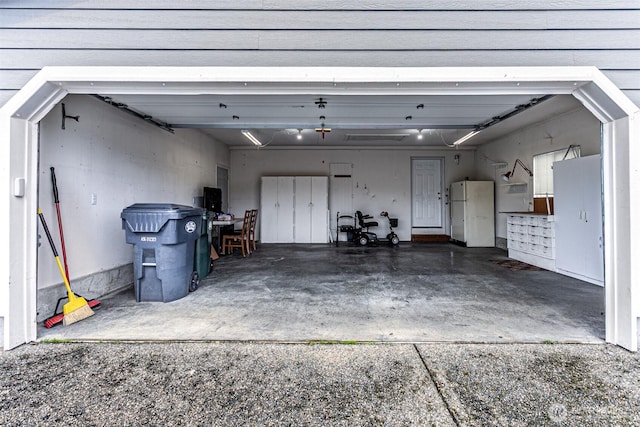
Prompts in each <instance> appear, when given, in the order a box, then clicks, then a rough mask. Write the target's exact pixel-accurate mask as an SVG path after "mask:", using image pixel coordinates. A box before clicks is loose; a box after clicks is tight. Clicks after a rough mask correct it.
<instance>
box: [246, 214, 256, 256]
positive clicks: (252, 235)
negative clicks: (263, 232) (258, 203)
mask: <svg viewBox="0 0 640 427" xmlns="http://www.w3.org/2000/svg"><path fill="white" fill-rule="evenodd" d="M257 223H258V209H253V210H252V211H251V223H250V225H249V239H248V240H247V246H248V248H249V253H251V252H253V251H255V250H256V249H257V248H256V224H257Z"/></svg>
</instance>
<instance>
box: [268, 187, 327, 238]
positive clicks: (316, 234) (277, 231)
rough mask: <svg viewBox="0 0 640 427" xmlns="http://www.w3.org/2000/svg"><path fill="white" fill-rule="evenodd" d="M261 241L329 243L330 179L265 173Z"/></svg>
mask: <svg viewBox="0 0 640 427" xmlns="http://www.w3.org/2000/svg"><path fill="white" fill-rule="evenodd" d="M260 200H261V202H260V207H261V215H260V218H261V219H260V224H261V226H260V230H261V235H260V241H261V242H263V243H327V242H328V241H329V234H328V223H327V216H328V208H329V178H328V177H326V176H265V177H262V185H261V195H260Z"/></svg>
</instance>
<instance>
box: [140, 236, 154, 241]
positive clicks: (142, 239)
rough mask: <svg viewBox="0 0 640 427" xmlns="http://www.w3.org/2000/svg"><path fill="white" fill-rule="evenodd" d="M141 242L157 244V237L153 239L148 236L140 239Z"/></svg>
mask: <svg viewBox="0 0 640 427" xmlns="http://www.w3.org/2000/svg"><path fill="white" fill-rule="evenodd" d="M140 241H141V242H155V241H156V237H153V236H148V237H147V236H142V237H141V238H140Z"/></svg>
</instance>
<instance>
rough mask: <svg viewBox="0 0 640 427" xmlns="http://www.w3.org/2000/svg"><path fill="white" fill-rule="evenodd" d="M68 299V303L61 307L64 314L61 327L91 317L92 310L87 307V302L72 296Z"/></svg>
mask: <svg viewBox="0 0 640 427" xmlns="http://www.w3.org/2000/svg"><path fill="white" fill-rule="evenodd" d="M69 297H70V298H69V302H68V303H66V304H65V305H64V306H63V307H62V312H63V313H64V318H63V319H62V323H63V325H65V326H67V325H70V324H72V323H75V322H78V321H80V320H82V319H86V318H87V317H91V316H93V314H94V313H93V310H91V307H89V304H88V303H87V300H85V299H84V298H82V297H76V296H75V295H73V294H70V295H69Z"/></svg>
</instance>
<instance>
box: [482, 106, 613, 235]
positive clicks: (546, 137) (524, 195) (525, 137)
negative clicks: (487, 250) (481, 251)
mask: <svg viewBox="0 0 640 427" xmlns="http://www.w3.org/2000/svg"><path fill="white" fill-rule="evenodd" d="M571 144H578V145H580V150H581V155H582V156H589V155H592V154H599V153H600V146H601V143H600V122H599V121H598V119H596V118H595V117H594V116H593V114H591V113H590V112H589V111H587V110H586V109H585V108H583V107H578V108H577V109H575V110H571V111H569V112H567V113H564V114H561V115H559V116H556V117H553V118H550V119H548V120H544V121H542V122H539V123H536V124H533V125H530V126H527V127H524V128H522V129H519V130H517V131H515V132H513V133H510V134H508V135H506V136H504V137H502V138H500V139H498V140H496V141H494V142H491V143H488V144H485V145H483V146H482V147H480V148H479V149H478V152H477V159H478V160H477V162H476V171H477V174H478V175H479V176H480V178H481V179H492V180H495V182H496V237H500V238H505V239H506V237H507V215H506V214H501V213H500V212H509V211H528V210H531V209H532V206H530V202H532V191H533V188H532V186H533V181H531V180H530V179H528V178H529V177H528V176H527V173H526V172H525V171H524V169H522V168H521V167H520V166H518V168H517V169H516V172H515V178H512V180H511V182H528V186H527V189H526V192H518V189H517V188H516V187H510V186H507V185H505V184H506V182H504V181H502V180H501V175H502V174H504V173H506V172H507V171H510V170H511V168H513V164H514V162H515V161H516V159H520V160H522V162H523V163H524V164H525V165H526V166H527V167H528V168H529V169H531V170H533V156H534V155H536V154H540V153H546V152H549V151H553V150H559V149H563V148H566V147H568V146H569V145H571ZM496 161H497V162H507V163H508V166H507V167H505V168H500V169H496V168H495V167H494V166H492V163H494V162H496Z"/></svg>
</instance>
